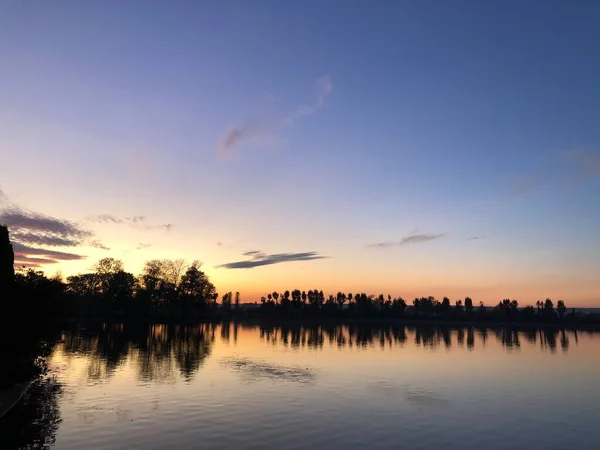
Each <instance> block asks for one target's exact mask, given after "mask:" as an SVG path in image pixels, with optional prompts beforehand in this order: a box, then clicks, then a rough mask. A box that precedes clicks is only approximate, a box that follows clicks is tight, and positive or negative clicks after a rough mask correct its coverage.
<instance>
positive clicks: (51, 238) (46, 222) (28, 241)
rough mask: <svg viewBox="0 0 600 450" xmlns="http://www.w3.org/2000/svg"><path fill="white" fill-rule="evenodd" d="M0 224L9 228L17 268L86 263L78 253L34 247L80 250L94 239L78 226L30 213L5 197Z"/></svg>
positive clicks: (86, 230) (0, 213) (62, 220)
mask: <svg viewBox="0 0 600 450" xmlns="http://www.w3.org/2000/svg"><path fill="white" fill-rule="evenodd" d="M0 205H1V206H2V210H1V211H0V224H3V225H7V226H8V228H9V231H10V238H11V241H12V244H13V249H14V252H15V265H17V266H21V267H30V268H35V267H41V265H43V264H55V263H57V262H58V261H61V260H78V259H85V256H83V255H78V254H76V253H68V252H62V251H57V250H54V249H48V248H41V247H31V245H35V246H45V247H78V246H81V245H83V244H84V243H85V242H86V241H87V240H89V239H90V238H92V237H93V233H92V232H91V231H90V230H88V229H86V228H84V227H83V226H81V225H80V224H78V223H75V222H72V221H70V220H66V219H59V218H56V217H51V216H48V215H45V214H40V213H37V212H33V211H27V210H25V209H23V208H21V207H19V206H18V205H15V204H14V203H12V202H11V201H10V200H9V199H8V197H7V196H6V195H5V194H4V193H2V196H1V202H0Z"/></svg>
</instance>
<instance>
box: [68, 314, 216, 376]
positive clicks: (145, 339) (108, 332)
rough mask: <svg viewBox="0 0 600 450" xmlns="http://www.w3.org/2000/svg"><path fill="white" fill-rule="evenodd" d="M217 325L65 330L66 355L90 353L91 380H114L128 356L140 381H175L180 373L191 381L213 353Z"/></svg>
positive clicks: (123, 326) (114, 325) (88, 368)
mask: <svg viewBox="0 0 600 450" xmlns="http://www.w3.org/2000/svg"><path fill="white" fill-rule="evenodd" d="M215 328H216V326H215V325H214V324H201V325H197V326H182V325H134V324H131V325H129V324H127V325H123V324H102V325H100V326H97V327H92V328H85V329H79V330H77V331H71V332H67V333H65V335H64V337H63V340H64V344H63V354H64V356H65V357H66V358H69V357H74V356H78V355H85V356H86V358H87V379H88V382H89V383H103V382H106V381H108V380H110V379H111V377H112V376H113V374H114V373H115V371H116V369H117V368H118V367H119V366H121V365H122V364H124V363H125V362H126V361H127V360H128V359H131V361H132V362H133V364H134V365H135V367H136V368H137V373H138V379H139V380H140V381H145V382H168V381H173V380H174V377H175V376H176V373H177V372H178V373H179V374H180V375H181V376H182V377H183V378H184V379H185V380H186V381H190V380H192V379H193V377H194V376H195V374H196V372H197V371H198V369H199V368H200V367H201V366H202V364H203V363H204V361H205V360H206V358H207V357H208V356H209V355H210V353H211V348H212V344H213V342H214V340H215Z"/></svg>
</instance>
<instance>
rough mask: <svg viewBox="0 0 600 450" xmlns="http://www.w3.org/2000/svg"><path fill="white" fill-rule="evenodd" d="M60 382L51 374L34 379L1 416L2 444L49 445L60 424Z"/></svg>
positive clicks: (21, 446)
mask: <svg viewBox="0 0 600 450" xmlns="http://www.w3.org/2000/svg"><path fill="white" fill-rule="evenodd" d="M61 392H62V387H61V385H60V384H59V383H58V382H57V381H56V380H55V379H54V378H52V377H45V378H42V379H38V380H36V381H34V382H33V383H32V384H31V386H30V387H29V389H28V390H27V391H26V393H25V394H24V396H23V398H22V399H21V400H20V401H19V402H18V403H17V404H15V406H14V407H13V408H12V409H11V410H10V411H9V412H8V413H7V414H6V415H5V416H4V417H2V418H1V419H0V448H1V449H3V450H9V449H30V448H42V449H44V448H50V447H52V446H53V445H54V442H55V439H56V432H57V431H58V427H59V424H60V421H61V419H60V410H59V407H58V399H59V397H60V395H61Z"/></svg>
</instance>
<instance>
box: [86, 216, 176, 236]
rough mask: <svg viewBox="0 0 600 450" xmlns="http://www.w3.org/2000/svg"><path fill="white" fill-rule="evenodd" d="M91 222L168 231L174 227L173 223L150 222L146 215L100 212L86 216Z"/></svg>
mask: <svg viewBox="0 0 600 450" xmlns="http://www.w3.org/2000/svg"><path fill="white" fill-rule="evenodd" d="M86 219H87V220H88V221H90V222H96V223H101V224H108V225H112V224H114V225H123V224H125V225H129V226H131V227H133V228H137V229H140V230H160V229H164V230H165V231H166V232H169V231H171V229H172V228H173V224H172V223H164V224H161V225H152V224H148V223H147V221H148V218H147V217H146V216H131V217H117V216H113V215H112V214H98V215H95V216H88V217H87V218H86Z"/></svg>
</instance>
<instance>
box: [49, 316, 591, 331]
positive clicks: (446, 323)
mask: <svg viewBox="0 0 600 450" xmlns="http://www.w3.org/2000/svg"><path fill="white" fill-rule="evenodd" d="M224 322H226V323H239V324H242V325H243V324H247V325H254V326H260V325H268V326H277V325H295V326H304V325H308V326H314V325H334V326H338V325H370V326H422V327H434V328H443V327H446V328H465V327H475V328H515V329H531V328H536V329H555V330H563V329H564V330H572V331H588V332H600V324H568V323H547V322H516V321H498V322H494V321H476V320H464V321H462V320H436V319H414V318H391V319H387V318H336V317H333V318H323V317H306V318H293V317H291V318H285V317H264V316H237V317H236V316H235V315H234V316H232V317H229V318H188V319H184V320H177V319H163V318H148V319H142V320H139V319H132V318H130V317H93V318H90V317H87V318H68V319H63V320H60V323H61V325H63V326H77V325H79V326H85V325H87V324H90V325H96V324H102V323H112V324H132V325H201V324H207V323H214V324H218V323H224Z"/></svg>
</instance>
